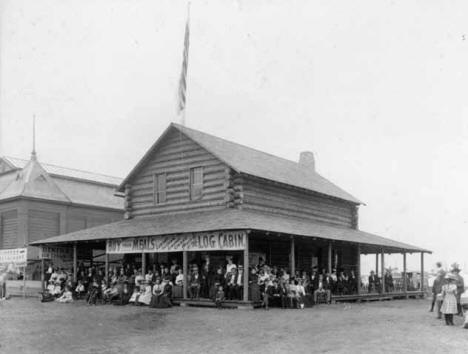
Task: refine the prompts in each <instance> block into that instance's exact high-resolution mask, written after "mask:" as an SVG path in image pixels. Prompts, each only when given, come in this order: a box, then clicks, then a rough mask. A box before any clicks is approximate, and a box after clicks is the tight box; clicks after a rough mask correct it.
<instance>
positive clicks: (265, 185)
mask: <svg viewBox="0 0 468 354" xmlns="http://www.w3.org/2000/svg"><path fill="white" fill-rule="evenodd" d="M242 181H243V183H242V187H243V190H242V193H243V201H242V208H243V209H252V210H258V211H263V212H268V213H274V214H278V215H284V216H293V217H299V218H305V219H309V220H313V221H315V222H318V223H324V224H327V225H332V226H342V227H349V228H351V227H354V226H357V223H356V221H355V210H356V209H355V206H354V205H353V204H351V203H347V202H345V201H340V200H334V199H331V198H326V197H322V196H319V195H316V194H314V193H309V192H305V191H300V190H294V189H292V188H287V187H282V186H279V185H276V184H274V183H271V182H268V181H260V180H257V179H255V178H247V177H245V176H244V177H243V179H242Z"/></svg>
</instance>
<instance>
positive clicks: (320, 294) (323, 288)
mask: <svg viewBox="0 0 468 354" xmlns="http://www.w3.org/2000/svg"><path fill="white" fill-rule="evenodd" d="M319 300H320V302H322V301H326V303H327V304H329V303H330V301H331V291H330V289H329V288H328V283H327V281H326V280H325V278H324V277H323V275H322V274H320V275H319V282H318V288H317V290H315V291H314V304H317V303H318V302H319Z"/></svg>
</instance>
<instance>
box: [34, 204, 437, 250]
mask: <svg viewBox="0 0 468 354" xmlns="http://www.w3.org/2000/svg"><path fill="white" fill-rule="evenodd" d="M235 229H250V230H263V231H269V232H277V233H283V234H294V235H298V236H306V237H317V238H322V239H327V240H335V241H347V242H355V243H360V244H363V245H369V246H378V247H383V248H384V249H385V251H386V252H392V251H403V250H404V251H407V252H430V251H429V250H425V249H422V248H419V247H416V246H412V245H408V244H405V243H402V242H398V241H394V240H391V239H388V238H384V237H381V236H377V235H373V234H370V233H367V232H363V231H359V230H354V229H345V228H338V227H331V226H326V225H321V224H317V223H314V222H312V221H308V220H303V219H296V218H291V217H283V216H278V215H273V214H266V213H260V212H256V211H255V212H254V211H247V210H235V209H223V210H219V211H212V212H209V213H207V212H191V213H182V214H171V215H158V216H153V217H145V218H137V219H130V220H122V221H118V222H115V223H112V224H107V225H102V226H98V227H94V228H91V229H85V230H81V231H77V232H73V233H69V234H65V235H61V236H55V237H51V238H48V239H45V240H40V241H37V242H33V243H32V244H33V245H40V244H47V243H49V244H50V243H70V242H76V241H97V240H106V239H114V238H126V237H136V236H157V235H169V234H179V233H189V232H203V231H215V230H235Z"/></svg>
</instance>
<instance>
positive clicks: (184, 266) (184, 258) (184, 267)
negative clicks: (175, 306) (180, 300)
mask: <svg viewBox="0 0 468 354" xmlns="http://www.w3.org/2000/svg"><path fill="white" fill-rule="evenodd" d="M187 258H188V257H187V251H183V252H182V270H183V271H184V286H183V295H184V299H186V298H187V285H188V277H187V268H188V259H187Z"/></svg>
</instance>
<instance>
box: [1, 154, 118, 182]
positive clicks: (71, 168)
mask: <svg viewBox="0 0 468 354" xmlns="http://www.w3.org/2000/svg"><path fill="white" fill-rule="evenodd" d="M3 158H6V159H9V158H10V159H15V160H21V161H24V162H26V163H27V162H28V161H29V160H27V159H23V158H20V157H14V156H3ZM10 162H11V161H10ZM39 163H40V164H41V165H42V166H51V167H57V168H63V169H67V170H70V171H76V172H84V173H89V174H93V175H98V176H102V177H111V178H116V179H123V178H122V177H117V176H112V175H107V174H104V173H99V172H92V171H87V170H82V169H79V168H73V167H66V166H59V165H55V164H52V163H47V162H39ZM50 174H52V175H60V176H64V177H69V176H66V175H61V174H57V173H50ZM74 178H76V177H74Z"/></svg>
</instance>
